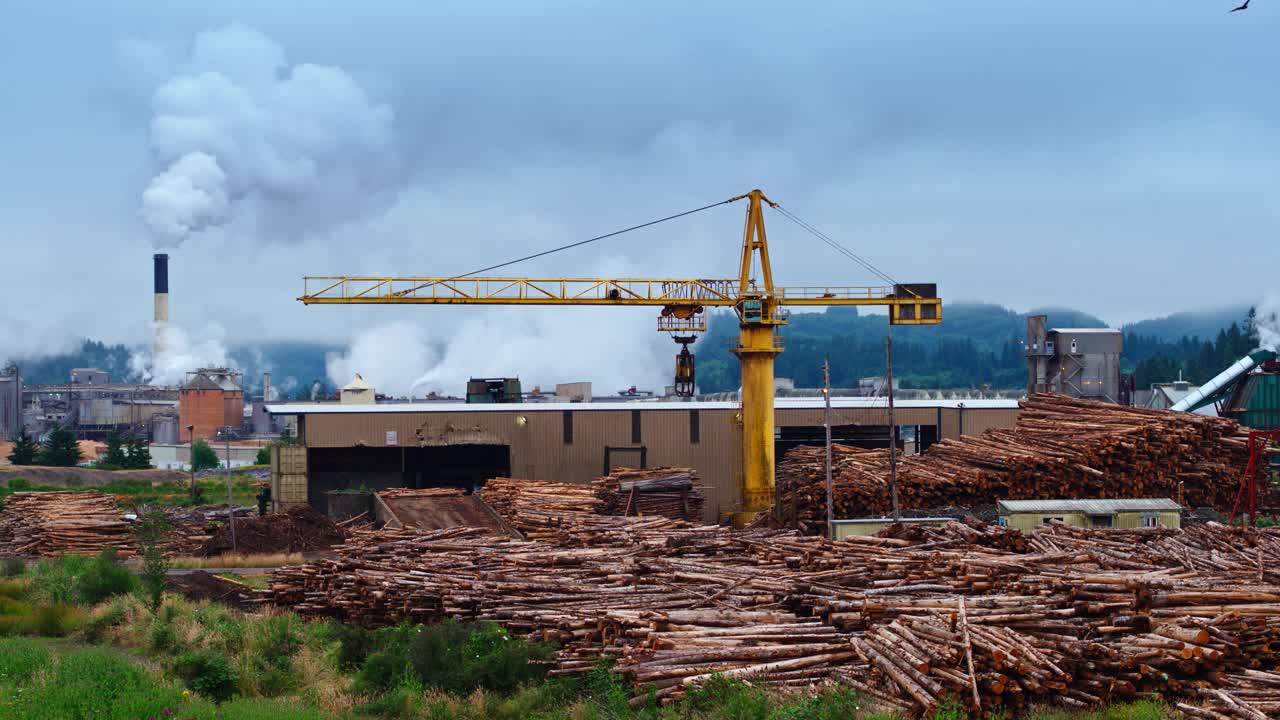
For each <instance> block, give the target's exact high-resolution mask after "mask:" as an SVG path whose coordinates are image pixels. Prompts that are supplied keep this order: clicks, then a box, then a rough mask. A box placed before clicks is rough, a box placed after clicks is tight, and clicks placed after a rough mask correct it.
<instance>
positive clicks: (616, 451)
mask: <svg viewBox="0 0 1280 720" xmlns="http://www.w3.org/2000/svg"><path fill="white" fill-rule="evenodd" d="M565 413H569V415H570V419H569V420H566V419H565ZM694 413H696V418H697V420H696V425H697V430H696V431H695V430H694V428H693V423H694V422H695V421H694V419H693V418H694V417H695V415H694ZM961 414H963V422H964V431H965V432H966V433H973V432H978V431H980V430H983V429H986V428H989V427H1012V425H1013V423H1014V421H1015V419H1016V417H1017V410H1014V409H965V410H963V411H962V413H961V411H957V410H954V409H942V410H941V415H940V411H939V409H938V408H901V409H898V410H897V411H896V413H895V419H896V420H897V422H898V423H899V424H900V425H934V424H936V423H937V422H938V420H939V417H940V416H941V419H942V423H943V426H942V431H941V436H942V437H952V438H954V437H957V436H958V434H959V427H960V418H961ZM636 416H638V418H639V428H638V429H639V442H635V439H636V435H635V433H634V431H635V430H636V428H635V427H634V422H635V419H634V418H635V417H636ZM832 419H833V424H836V425H885V424H887V422H888V419H887V412H886V411H885V410H884V409H883V408H843V409H835V410H833V411H832ZM777 424H778V426H779V427H803V426H820V425H822V410H821V409H810V408H803V409H800V408H779V409H778V411H777ZM300 427H301V428H302V430H301V432H302V433H303V438H304V441H305V443H306V444H307V446H309V447H313V448H329V447H352V446H366V447H418V446H421V445H450V444H452V445H458V444H493V445H507V446H509V447H510V449H511V474H512V475H513V476H515V477H521V478H532V479H539V480H559V481H565V482H581V483H585V482H589V481H591V480H592V479H593V478H596V477H598V476H599V475H600V474H601V473H602V472H603V471H604V470H605V453H606V448H613V451H612V452H611V453H610V465H611V466H612V467H624V466H625V467H636V466H638V465H639V464H640V454H639V452H635V451H636V450H639V448H641V447H643V448H644V450H645V464H646V465H647V466H648V467H657V466H662V465H670V466H678V467H692V468H694V469H695V470H697V472H698V475H699V476H700V478H701V479H702V482H703V484H704V485H705V486H706V492H707V503H706V506H705V507H706V517H705V519H706V520H708V521H713V520H715V519H716V517H717V516H718V514H719V512H721V511H725V510H729V509H731V508H733V507H735V506H736V505H737V504H738V502H739V497H738V484H739V477H740V475H741V472H742V459H741V446H742V428H741V425H740V424H739V422H738V419H737V411H736V410H733V409H714V410H710V409H697V410H669V409H662V410H647V409H644V407H643V404H637V407H636V408H635V409H626V410H612V409H611V410H592V409H589V406H584V407H583V409H581V410H567V411H566V410H535V409H531V408H528V407H522V408H518V409H513V410H510V411H484V412H474V411H472V412H468V411H458V412H416V413H415V412H406V413H383V412H379V413H367V412H366V413H360V412H355V413H349V414H336V413H316V414H312V415H308V416H306V421H305V422H304V423H300ZM566 431H571V432H569V433H568V434H569V435H571V437H570V438H568V439H569V440H570V441H569V442H566V439H567V438H566V434H567V432H566ZM695 438H696V441H695ZM627 449H631V451H628V450H627Z"/></svg>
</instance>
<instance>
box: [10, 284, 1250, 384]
mask: <svg viewBox="0 0 1280 720" xmlns="http://www.w3.org/2000/svg"><path fill="white" fill-rule="evenodd" d="M1247 313H1248V309H1247V308H1238V309H1234V310H1226V311H1214V312H1199V313H1180V314H1177V315H1171V316H1169V317H1167V318H1159V319H1155V320H1144V321H1142V322H1138V323H1134V324H1132V325H1129V326H1126V327H1125V328H1123V330H1124V331H1125V339H1124V358H1123V360H1124V365H1125V369H1126V371H1128V372H1136V373H1137V376H1138V377H1137V383H1138V387H1140V388H1143V387H1147V386H1149V385H1150V384H1151V383H1153V382H1165V381H1170V380H1175V379H1177V377H1178V374H1179V373H1182V376H1183V377H1184V378H1186V379H1187V380H1190V381H1192V382H1203V381H1204V380H1207V379H1208V378H1210V377H1212V376H1213V375H1215V374H1217V373H1218V372H1219V371H1220V370H1222V369H1223V368H1225V367H1226V366H1228V365H1230V364H1231V363H1232V362H1234V361H1235V360H1237V359H1239V358H1240V357H1241V356H1242V355H1244V354H1246V353H1248V352H1249V351H1250V350H1252V349H1253V347H1254V344H1255V343H1254V341H1253V339H1252V337H1251V335H1252V328H1251V325H1250V319H1249V317H1248V315H1247ZM1033 314H1045V315H1048V316H1049V327H1051V328H1052V327H1105V326H1106V323H1104V322H1103V321H1102V320H1101V319H1099V318H1097V317H1094V316H1092V315H1088V314H1085V313H1081V312H1078V311H1075V310H1069V309H1062V308H1050V309H1046V310H1036V311H1033ZM887 331H888V324H887V322H886V320H885V317H884V316H883V315H860V314H859V313H858V312H857V310H856V308H831V309H829V310H827V311H826V312H821V313H794V314H793V315H792V316H791V324H790V325H788V326H787V327H786V328H785V329H784V331H783V335H784V345H785V347H786V351H785V352H783V353H782V354H781V355H779V356H778V360H777V374H778V376H779V377H789V378H793V379H794V380H795V381H796V384H797V385H798V386H802V387H816V386H819V385H821V383H822V359H823V358H824V357H829V358H830V359H831V371H832V383H833V384H834V385H836V386H837V387H849V386H853V385H856V384H857V382H858V379H859V378H863V377H871V376H879V375H882V374H883V373H884V337H885V334H886V332H887ZM892 332H893V342H894V346H893V347H894V354H893V357H894V374H895V375H896V376H897V377H898V378H900V379H901V380H902V384H903V386H904V387H914V388H921V387H923V388H977V387H981V386H984V385H985V386H988V387H991V388H997V389H1014V388H1021V387H1023V386H1024V385H1025V383H1026V379H1025V378H1026V375H1025V369H1024V368H1025V363H1024V360H1023V355H1022V344H1021V342H1022V339H1023V338H1024V336H1025V334H1026V315H1025V314H1023V313H1018V312H1014V311H1012V310H1009V309H1008V308H1004V307H1001V306H999V305H991V304H984V303H952V304H947V305H946V306H945V307H944V308H943V321H942V324H941V325H932V326H917V327H909V326H902V327H895V328H893V330H892ZM736 337H737V322H736V320H735V318H734V315H733V314H732V313H731V312H719V313H715V314H713V315H712V317H711V327H710V332H708V333H707V335H706V337H704V338H703V339H702V340H701V341H700V342H699V343H698V344H697V345H696V346H694V348H693V349H694V352H695V353H697V365H698V367H697V370H698V373H697V374H698V385H699V386H700V387H701V389H702V391H703V392H723V391H725V390H736V389H737V388H738V385H739V375H738V360H737V358H735V357H734V356H733V355H732V354H731V353H730V352H729V348H730V347H731V346H732V345H733V343H734V341H735V339H736ZM341 350H342V348H340V347H338V346H336V345H329V344H326V343H307V342H288V343H280V342H267V343H259V344H255V345H246V346H239V347H235V348H233V349H232V350H231V353H230V355H231V359H232V361H233V362H234V363H235V364H236V365H237V366H238V367H239V368H240V369H242V370H244V371H245V377H246V385H247V386H248V390H249V392H250V393H256V392H260V387H259V386H260V384H261V373H262V371H263V370H270V371H271V373H272V378H273V380H272V384H273V385H274V387H275V388H276V389H277V390H279V391H282V392H283V395H284V397H285V398H287V399H303V398H306V397H308V396H309V394H310V388H311V385H312V383H313V382H315V381H317V380H318V381H320V382H321V384H322V386H324V390H325V391H326V392H329V391H331V390H332V387H331V386H330V384H329V383H328V381H327V380H326V379H325V356H326V354H328V353H331V352H339V351H341ZM2 354H3V348H0V355H2ZM129 357H130V350H129V348H127V347H125V346H124V345H107V344H104V343H101V342H98V341H94V340H85V341H84V342H83V343H82V345H81V347H80V348H79V349H78V350H77V351H75V352H70V353H63V354H60V355H54V356H47V357H44V358H39V359H29V360H24V361H22V373H23V379H24V380H25V381H26V382H29V383H60V382H66V380H67V377H68V376H69V374H70V372H71V368H75V367H98V368H102V369H104V370H107V371H108V372H109V373H111V376H112V378H113V379H116V380H126V379H133V378H131V377H130V373H129ZM2 362H3V358H2V357H0V363H2ZM552 380H555V378H552ZM458 391H459V392H461V388H459V389H458Z"/></svg>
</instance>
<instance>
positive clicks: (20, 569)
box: [0, 557, 27, 578]
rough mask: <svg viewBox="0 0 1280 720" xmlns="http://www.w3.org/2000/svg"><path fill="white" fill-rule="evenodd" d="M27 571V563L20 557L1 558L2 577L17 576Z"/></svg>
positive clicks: (0, 572) (0, 574)
mask: <svg viewBox="0 0 1280 720" xmlns="http://www.w3.org/2000/svg"><path fill="white" fill-rule="evenodd" d="M26 571H27V563H26V562H24V561H23V559H22V558H20V557H7V558H4V559H3V560H0V577H5V578H15V577H18V576H19V575H21V574H22V573H24V572H26Z"/></svg>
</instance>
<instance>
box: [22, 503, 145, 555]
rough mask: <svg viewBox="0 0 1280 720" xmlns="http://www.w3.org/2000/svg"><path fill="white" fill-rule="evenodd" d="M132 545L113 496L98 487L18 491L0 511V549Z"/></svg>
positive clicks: (126, 550) (73, 550) (54, 551)
mask: <svg viewBox="0 0 1280 720" xmlns="http://www.w3.org/2000/svg"><path fill="white" fill-rule="evenodd" d="M107 548H114V549H115V550H116V551H117V552H118V553H120V555H122V556H130V555H133V554H134V553H135V551H136V548H135V545H134V541H133V536H132V534H131V533H130V531H129V523H128V522H126V521H125V519H124V516H123V515H122V514H121V512H120V510H119V509H118V508H117V507H116V501H115V498H114V497H112V496H111V495H107V494H104V493H99V492H81V491H59V492H19V493H14V494H13V495H10V496H9V497H8V498H6V499H5V503H4V509H3V510H2V511H0V555H7V556H16V557H32V556H35V557H44V556H49V555H65V554H80V555H94V554H97V553H98V552H100V551H102V550H104V549H107Z"/></svg>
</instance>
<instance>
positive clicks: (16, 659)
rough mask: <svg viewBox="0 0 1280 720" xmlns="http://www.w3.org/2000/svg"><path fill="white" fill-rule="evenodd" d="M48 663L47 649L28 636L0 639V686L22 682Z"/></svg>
mask: <svg viewBox="0 0 1280 720" xmlns="http://www.w3.org/2000/svg"><path fill="white" fill-rule="evenodd" d="M48 664H49V650H48V649H47V648H46V647H45V646H44V645H43V644H41V643H39V642H37V641H35V640H32V639H30V638H5V639H0V686H2V685H6V684H10V683H12V684H19V683H24V682H26V681H27V680H28V679H30V678H31V676H32V675H34V674H35V673H36V672H37V671H38V670H41V669H43V668H44V667H45V666H47V665H48Z"/></svg>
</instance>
